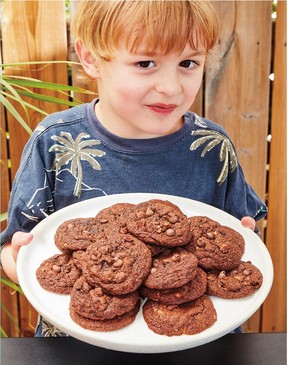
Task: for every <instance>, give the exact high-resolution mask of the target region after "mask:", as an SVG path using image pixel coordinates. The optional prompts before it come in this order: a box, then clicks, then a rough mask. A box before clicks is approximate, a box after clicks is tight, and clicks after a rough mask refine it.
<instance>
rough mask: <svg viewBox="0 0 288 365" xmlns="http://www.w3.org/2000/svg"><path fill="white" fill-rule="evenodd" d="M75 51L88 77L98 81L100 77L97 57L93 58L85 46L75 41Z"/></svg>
mask: <svg viewBox="0 0 288 365" xmlns="http://www.w3.org/2000/svg"><path fill="white" fill-rule="evenodd" d="M75 50H76V53H77V55H78V58H79V61H80V62H81V65H82V67H83V69H84V71H85V72H86V73H87V75H88V76H90V77H92V78H93V79H96V78H98V77H99V68H98V63H97V61H96V59H95V57H93V56H92V54H91V52H90V51H89V50H88V49H87V48H86V47H85V45H84V44H83V43H82V42H81V41H79V40H76V41H75Z"/></svg>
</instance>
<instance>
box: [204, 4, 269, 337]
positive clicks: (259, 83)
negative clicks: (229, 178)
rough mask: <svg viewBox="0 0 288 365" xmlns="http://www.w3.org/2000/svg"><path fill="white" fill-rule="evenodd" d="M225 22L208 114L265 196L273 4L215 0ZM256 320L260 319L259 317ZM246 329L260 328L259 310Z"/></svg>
mask: <svg viewBox="0 0 288 365" xmlns="http://www.w3.org/2000/svg"><path fill="white" fill-rule="evenodd" d="M214 5H215V8H216V10H217V12H218V13H219V15H220V19H225V22H223V23H222V29H221V34H220V38H219V44H218V46H216V47H215V49H214V50H213V52H212V55H211V57H210V58H209V61H208V64H207V71H206V82H205V85H206V88H205V115H206V116H207V117H208V118H210V119H212V120H214V121H216V122H218V123H219V124H221V125H222V126H223V127H224V128H225V129H226V130H227V131H228V133H229V135H230V137H231V138H232V140H233V142H234V143H235V146H236V150H237V152H238V157H239V161H240V163H241V165H242V167H243V170H244V173H245V175H246V179H247V180H248V182H249V183H250V184H251V185H252V186H253V187H254V189H255V190H256V191H257V193H258V194H259V195H260V196H261V197H262V198H263V199H264V198H265V189H266V172H265V166H266V158H267V157H266V156H267V144H266V137H267V134H268V121H269V73H270V61H271V60H270V57H267V55H270V52H271V25H272V22H271V4H270V2H263V1H259V2H258V1H214ZM257 318H258V319H257ZM245 327H246V328H245V329H246V330H249V331H252V332H258V331H259V328H260V312H258V314H255V315H254V316H253V319H251V321H250V323H249V322H247V323H246V325H245Z"/></svg>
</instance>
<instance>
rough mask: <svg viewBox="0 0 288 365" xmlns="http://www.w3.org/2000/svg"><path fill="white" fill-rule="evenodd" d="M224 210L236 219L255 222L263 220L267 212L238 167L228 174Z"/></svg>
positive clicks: (264, 205)
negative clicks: (253, 220)
mask: <svg viewBox="0 0 288 365" xmlns="http://www.w3.org/2000/svg"><path fill="white" fill-rule="evenodd" d="M225 210H226V211H227V212H229V213H230V214H232V215H234V216H235V217H236V218H238V219H241V218H243V217H245V216H249V217H252V218H254V219H255V220H256V221H258V220H260V219H262V218H264V217H265V216H266V214H267V212H268V208H267V206H266V204H265V203H264V202H263V201H262V200H261V198H260V197H259V196H258V195H257V193H256V192H255V191H254V189H253V188H252V187H251V186H250V185H249V183H248V182H247V181H246V180H245V178H244V174H243V170H242V168H241V166H240V165H238V166H237V167H236V169H235V170H234V171H233V172H232V173H230V174H229V178H228V182H227V192H226V201H225Z"/></svg>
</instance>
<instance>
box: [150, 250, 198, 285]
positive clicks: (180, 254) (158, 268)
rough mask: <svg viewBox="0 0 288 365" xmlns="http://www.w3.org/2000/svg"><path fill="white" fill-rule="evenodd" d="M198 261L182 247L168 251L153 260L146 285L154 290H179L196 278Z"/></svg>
mask: <svg viewBox="0 0 288 365" xmlns="http://www.w3.org/2000/svg"><path fill="white" fill-rule="evenodd" d="M197 265H198V259H197V258H196V256H195V255H194V254H192V253H191V252H189V251H187V250H185V249H184V248H182V247H176V248H174V249H166V250H165V251H163V252H161V253H160V254H159V255H157V256H154V257H153V258H152V267H151V270H150V273H149V275H148V276H147V278H146V279H145V280H144V285H145V286H147V287H148V288H152V289H171V288H178V287H179V286H182V285H184V284H186V283H188V281H190V280H192V279H193V278H194V277H195V276H196V273H197V271H196V268H197Z"/></svg>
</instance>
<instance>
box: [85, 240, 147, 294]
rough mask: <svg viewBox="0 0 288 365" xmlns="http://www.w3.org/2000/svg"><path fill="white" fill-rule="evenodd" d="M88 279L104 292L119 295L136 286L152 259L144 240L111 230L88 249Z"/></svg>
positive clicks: (130, 290) (145, 273)
mask: <svg viewBox="0 0 288 365" xmlns="http://www.w3.org/2000/svg"><path fill="white" fill-rule="evenodd" d="M86 254H87V262H86V263H85V265H86V267H87V274H86V277H87V280H88V282H89V283H90V284H91V285H95V284H96V285H99V286H101V287H102V288H103V289H104V290H105V291H106V292H108V293H110V294H114V295H122V294H127V293H130V292H133V291H135V290H137V289H138V287H139V286H140V285H141V284H142V282H143V280H144V279H145V278H146V276H147V275H148V274H149V272H150V269H151V263H152V256H151V252H150V250H149V249H148V248H147V247H146V245H145V243H143V242H142V241H140V240H138V239H137V238H136V237H133V236H132V235H129V234H110V235H107V236H106V237H105V238H102V239H99V240H97V242H95V243H93V244H91V245H90V246H89V247H88V248H87V250H86Z"/></svg>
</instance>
